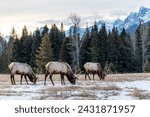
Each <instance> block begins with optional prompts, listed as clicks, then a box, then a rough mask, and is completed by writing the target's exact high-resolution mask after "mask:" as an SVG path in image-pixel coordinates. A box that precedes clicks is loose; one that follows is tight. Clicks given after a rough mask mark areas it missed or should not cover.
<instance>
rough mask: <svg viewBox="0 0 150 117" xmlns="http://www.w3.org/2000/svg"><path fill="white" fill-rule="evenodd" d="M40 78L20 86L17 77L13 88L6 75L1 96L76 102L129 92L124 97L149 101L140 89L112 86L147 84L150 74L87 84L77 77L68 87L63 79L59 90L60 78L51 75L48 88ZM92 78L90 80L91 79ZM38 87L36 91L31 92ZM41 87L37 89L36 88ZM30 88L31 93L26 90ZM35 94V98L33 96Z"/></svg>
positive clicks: (0, 82) (119, 76) (116, 76)
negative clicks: (34, 83) (143, 82)
mask: <svg viewBox="0 0 150 117" xmlns="http://www.w3.org/2000/svg"><path fill="white" fill-rule="evenodd" d="M37 76H38V77H39V79H38V81H37V84H36V85H32V83H31V82H30V84H31V85H26V82H25V80H24V79H23V84H22V85H20V76H19V75H16V76H15V80H16V84H17V85H16V86H12V85H11V82H10V77H9V75H5V74H2V75H0V92H1V93H0V96H2V97H3V96H12V97H13V96H31V99H34V100H49V99H53V100H64V99H77V100H93V99H108V98H109V97H111V96H117V95H119V94H120V92H121V91H124V90H125V89H128V90H129V91H132V92H128V94H127V95H131V96H133V97H136V98H137V99H150V92H149V93H147V92H145V91H143V90H139V89H133V88H132V89H130V88H128V87H126V88H125V89H121V88H120V87H118V86H116V85H115V82H121V83H122V82H124V81H127V82H132V81H136V80H150V73H141V74H112V75H107V76H106V79H105V80H104V81H100V80H99V78H98V76H97V75H95V80H94V81H90V80H89V79H88V78H87V80H86V81H85V78H84V75H83V74H82V75H80V76H79V80H77V81H76V82H77V83H76V85H70V83H69V82H68V80H67V79H66V78H65V82H66V85H64V86H61V82H60V75H54V76H53V81H54V83H55V86H53V85H52V83H51V81H50V80H49V78H47V86H44V84H43V82H44V74H42V75H37ZM91 78H92V77H91ZM22 87H24V90H23V91H22V90H20V88H22ZM35 87H37V89H38V90H32V88H33V89H34V88H35ZM38 87H40V88H38ZM28 88H30V89H31V90H29V89H28ZM33 94H34V95H33Z"/></svg>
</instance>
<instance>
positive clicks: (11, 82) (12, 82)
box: [10, 75, 14, 85]
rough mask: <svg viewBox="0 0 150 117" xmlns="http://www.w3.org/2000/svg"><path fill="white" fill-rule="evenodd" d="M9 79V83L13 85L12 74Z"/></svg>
mask: <svg viewBox="0 0 150 117" xmlns="http://www.w3.org/2000/svg"><path fill="white" fill-rule="evenodd" d="M10 79H11V84H12V85H13V84H14V83H13V75H10Z"/></svg>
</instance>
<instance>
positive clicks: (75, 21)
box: [69, 13, 81, 70]
mask: <svg viewBox="0 0 150 117" xmlns="http://www.w3.org/2000/svg"><path fill="white" fill-rule="evenodd" d="M69 19H70V20H71V22H72V23H73V25H74V31H73V32H74V33H73V34H74V35H73V43H74V46H75V47H76V61H77V64H76V66H75V70H79V69H80V63H79V53H80V49H79V38H78V33H79V32H78V31H79V30H78V29H79V25H80V22H81V17H80V16H78V15H77V14H76V13H71V14H70V16H69Z"/></svg>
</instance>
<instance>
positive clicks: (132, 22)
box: [66, 6, 150, 36]
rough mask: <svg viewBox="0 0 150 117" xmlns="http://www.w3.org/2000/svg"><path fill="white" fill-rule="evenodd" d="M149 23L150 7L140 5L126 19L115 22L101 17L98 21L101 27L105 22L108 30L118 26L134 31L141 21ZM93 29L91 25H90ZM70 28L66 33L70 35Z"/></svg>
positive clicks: (81, 33) (81, 32)
mask: <svg viewBox="0 0 150 117" xmlns="http://www.w3.org/2000/svg"><path fill="white" fill-rule="evenodd" d="M140 22H141V23H147V22H150V8H146V7H143V6H142V7H140V9H139V11H138V12H132V13H130V14H129V15H128V16H127V17H126V18H125V19H124V21H122V20H120V19H116V20H115V21H114V22H109V21H104V20H102V19H100V20H99V21H98V22H97V25H98V28H99V29H100V28H101V26H102V24H103V23H105V25H106V29H107V30H112V28H113V27H117V28H118V30H119V32H121V31H122V29H123V28H125V29H126V30H127V31H128V32H134V31H135V30H136V29H137V27H138V25H139V23H140ZM89 28H90V29H91V26H90V27H89ZM84 31H85V28H81V29H80V30H79V32H80V35H81V36H82V35H83V34H84ZM68 32H69V31H68V30H67V31H66V35H68Z"/></svg>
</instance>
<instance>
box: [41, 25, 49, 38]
mask: <svg viewBox="0 0 150 117" xmlns="http://www.w3.org/2000/svg"><path fill="white" fill-rule="evenodd" d="M48 30H49V29H48V27H47V25H45V26H44V27H43V31H42V34H41V37H44V36H45V34H46V33H47V34H48Z"/></svg>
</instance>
